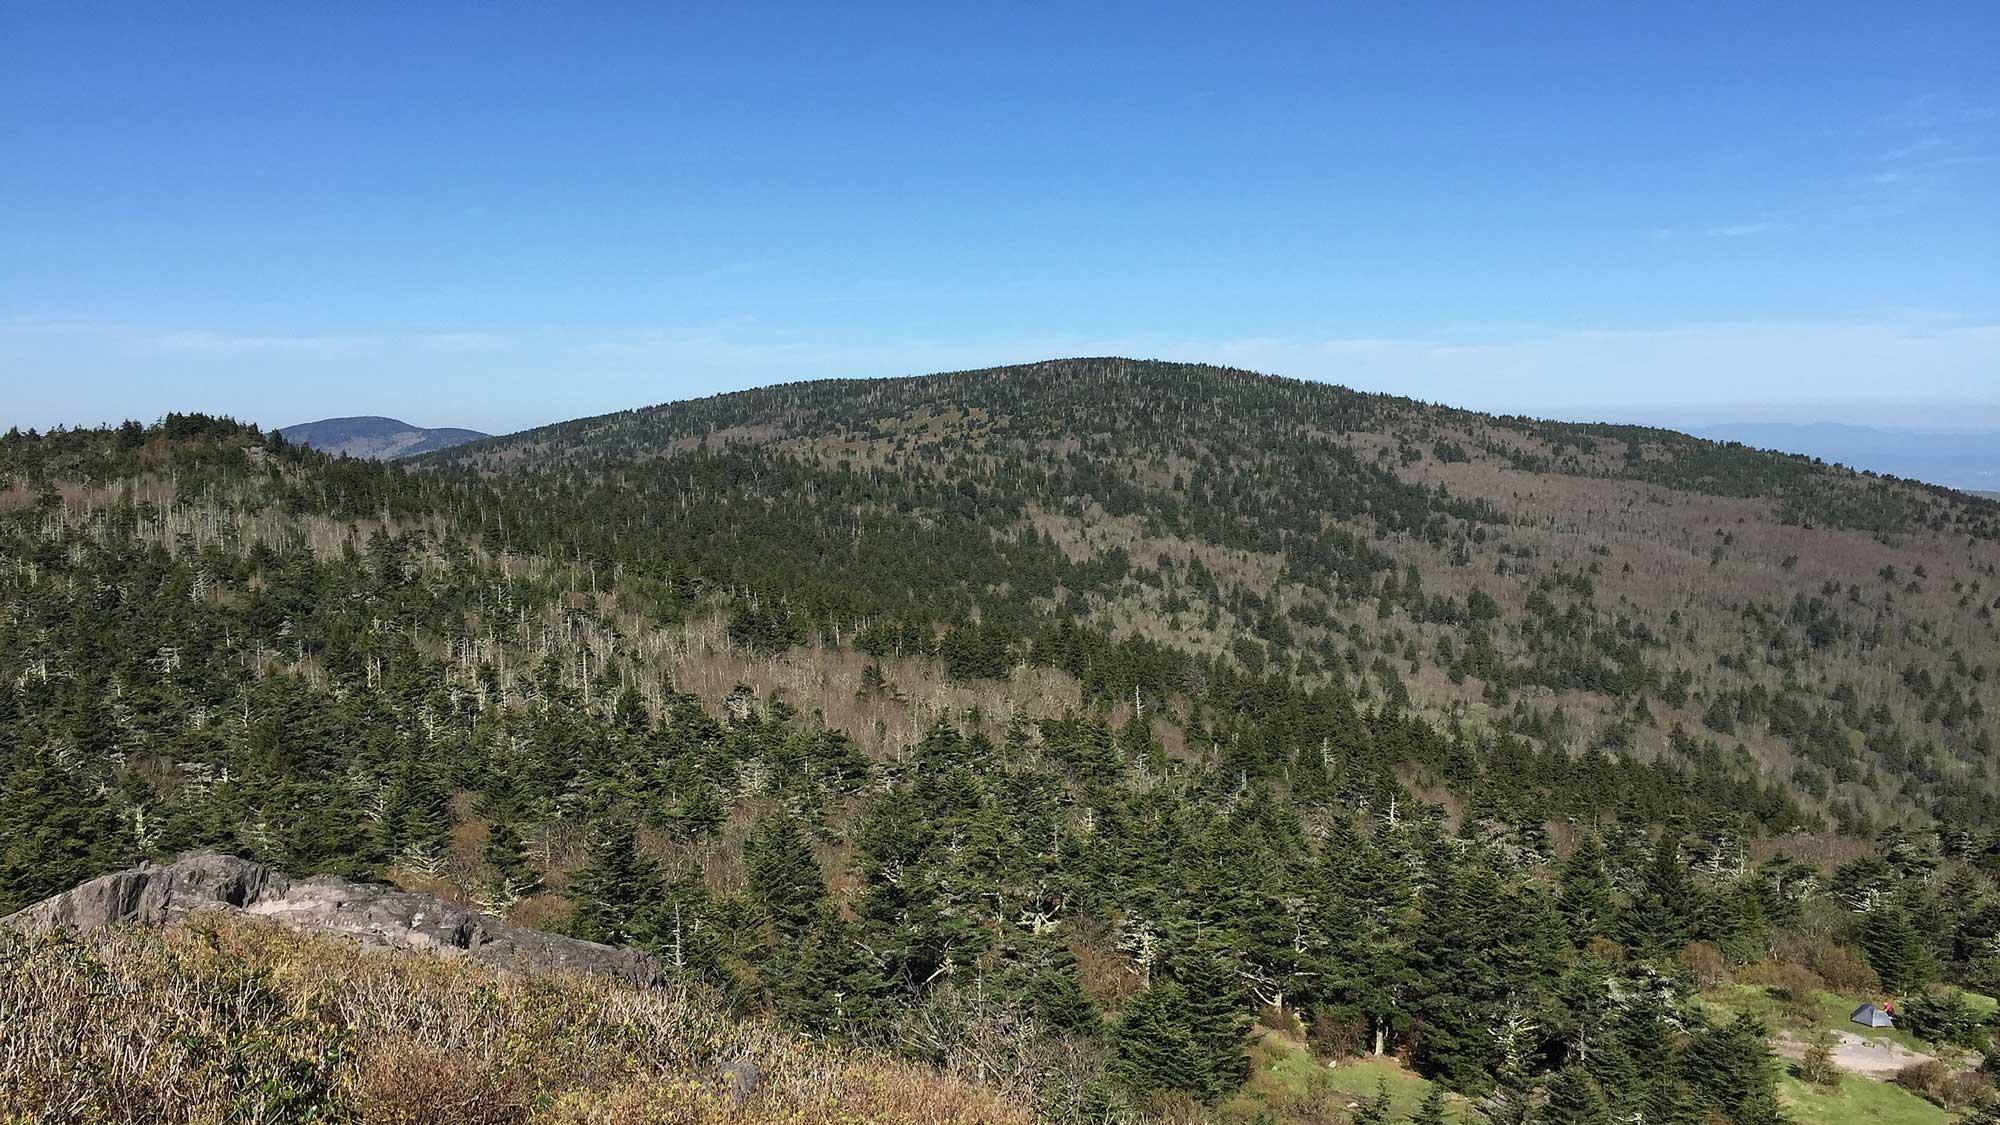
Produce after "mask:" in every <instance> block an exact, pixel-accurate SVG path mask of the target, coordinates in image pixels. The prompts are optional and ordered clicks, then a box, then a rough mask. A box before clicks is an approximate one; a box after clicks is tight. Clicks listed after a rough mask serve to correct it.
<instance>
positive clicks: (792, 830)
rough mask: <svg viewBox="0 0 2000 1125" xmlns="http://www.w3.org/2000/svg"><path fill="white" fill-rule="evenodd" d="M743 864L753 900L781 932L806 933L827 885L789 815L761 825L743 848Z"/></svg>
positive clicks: (776, 816) (766, 819)
mask: <svg viewBox="0 0 2000 1125" xmlns="http://www.w3.org/2000/svg"><path fill="white" fill-rule="evenodd" d="M743 864H744V867H745V869H746V871H747V872H748V874H749V879H750V895H751V897H752V898H754V899H755V900H756V901H757V902H758V904H759V905H761V906H762V907H763V908H764V911H765V913H766V914H767V915H769V916H770V918H771V920H772V921H773V922H774V923H776V925H777V927H778V929H779V931H780V932H790V931H796V930H800V929H803V928H804V927H805V926H806V925H807V924H808V923H810V922H811V921H812V920H813V918H814V917H815V916H816V915H817V914H818V913H819V911H820V908H821V905H822V903H823V902H824V900H825V898H826V884H825V883H824V882H823V881H822V880H821V879H820V873H819V861H817V860H815V859H814V858H813V853H812V848H810V847H808V846H807V844H806V841H805V837H804V836H803V835H802V834H801V832H800V830H799V825H798V822H797V821H796V820H794V819H793V818H792V817H791V816H790V815H789V814H786V813H773V814H770V815H767V816H765V817H764V818H763V819H762V820H760V821H758V823H757V828H756V831H755V833H753V834H752V836H751V838H750V840H749V841H748V842H747V843H746V844H744V846H743Z"/></svg>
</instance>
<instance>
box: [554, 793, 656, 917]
mask: <svg viewBox="0 0 2000 1125" xmlns="http://www.w3.org/2000/svg"><path fill="white" fill-rule="evenodd" d="M569 893H570V898H571V899H573V900H574V901H575V902H576V915H575V917H574V919H573V921H572V932H574V933H575V934H576V936H577V937H580V938H583V939H584V940H586V941H600V942H604V943H605V944H607V945H624V944H628V943H631V942H633V941H634V940H635V939H637V938H640V937H643V936H645V934H646V927H647V925H648V923H649V921H650V920H649V919H648V918H647V911H648V910H650V909H651V908H652V907H653V906H655V905H656V904H657V903H658V902H659V901H660V872H659V869H658V868H656V867H655V866H654V865H653V861H652V860H650V859H647V858H646V857H644V856H642V855H640V854H639V842H638V836H637V833H636V832H635V831H634V829H633V826H632V822H631V821H629V820H626V819H624V818H623V817H614V818H612V819H610V820H608V821H606V822H604V824H603V825H602V826H601V827H600V829H599V833H598V837H597V840H596V841H595V842H594V843H593V844H592V845H591V849H590V863H589V865H588V866H586V867H585V868H584V869H583V870H582V871H580V872H578V873H577V875H576V877H575V878H574V879H572V880H571V881H570V891H569Z"/></svg>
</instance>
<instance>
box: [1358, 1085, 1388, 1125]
mask: <svg viewBox="0 0 2000 1125" xmlns="http://www.w3.org/2000/svg"><path fill="white" fill-rule="evenodd" d="M1392 1108H1393V1106H1392V1103H1391V1102H1390V1101H1389V1080H1388V1079H1387V1078H1380V1077H1378V1078H1376V1079H1375V1096H1374V1097H1371V1098H1369V1099H1368V1100H1367V1101H1365V1102H1362V1103H1361V1104H1360V1105H1359V1106H1358V1107H1356V1108H1355V1110H1354V1125H1389V1114H1390V1112H1391V1110H1392Z"/></svg>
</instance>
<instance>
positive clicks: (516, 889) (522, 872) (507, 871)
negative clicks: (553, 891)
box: [479, 820, 542, 898]
mask: <svg viewBox="0 0 2000 1125" xmlns="http://www.w3.org/2000/svg"><path fill="white" fill-rule="evenodd" d="M479 858H480V859H481V860H483V861H484V862H485V863H486V865H487V866H489V867H491V868H492V869H493V878H494V882H495V884H496V886H497V887H498V888H499V889H500V890H501V891H503V892H504V893H506V894H508V895H512V896H513V897H516V898H525V897H526V896H528V895H532V894H536V893H538V892H540V890H541V889H542V877H541V873H540V872H539V871H537V870H536V869H535V865H534V862H533V861H532V860H531V859H529V857H528V849H527V845H526V844H525V843H524V842H523V841H522V840H521V834H520V833H519V832H516V831H515V830H514V826H513V825H512V824H509V823H508V822H506V821H504V820H503V821H500V822H499V823H497V824H494V825H493V826H492V827H491V828H489V829H488V830H487V832H486V842H485V843H484V844H483V845H481V846H480V849H479Z"/></svg>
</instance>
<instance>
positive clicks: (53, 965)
mask: <svg viewBox="0 0 2000 1125" xmlns="http://www.w3.org/2000/svg"><path fill="white" fill-rule="evenodd" d="M742 1064H750V1065H752V1066H754V1067H755V1069H756V1070H757V1072H758V1073H759V1074H760V1075H761V1081H760V1082H759V1083H758V1084H757V1085H756V1087H755V1089H754V1091H752V1092H750V1093H749V1094H748V1095H747V1096H746V1097H737V1096H734V1094H733V1091H732V1089H731V1085H730V1082H729V1079H728V1078H727V1077H726V1076H725V1074H724V1071H723V1068H724V1067H725V1066H726V1065H742ZM1027 1120H1029V1114H1028V1113H1027V1112H1026V1111H1024V1110H1022V1109H1020V1108H1018V1107H1016V1106H1015V1105H1013V1104H1011V1103H1010V1102H1008V1101H1006V1100H1005V1099H1003V1098H1002V1097H1001V1096H1000V1095H999V1094H997V1093H995V1092H993V1091H990V1090H985V1089H981V1088H979V1087H977V1086H974V1085H971V1084H968V1083H966V1082H963V1081H960V1080H958V1079H955V1078H952V1077H949V1076H947V1075H943V1074H940V1073H939V1072H936V1071H933V1070H929V1069H926V1068H923V1067H918V1066H914V1065H911V1064H907V1063H902V1062H899V1061H895V1060H890V1059H883V1058H875V1057H871V1056H866V1055H859V1054H851V1053H841V1052H836V1051H833V1050H830V1049H827V1048H825V1047H822V1046H819V1045H816V1044H812V1043H808V1042H804V1041H801V1040H798V1039H796V1038H793V1037H791V1036H789V1035H787V1034H786V1033H784V1032H782V1031H780V1030H778V1029H776V1028H775V1027H772V1026H770V1025H768V1024H764V1023H760V1022H754V1021H752V1022H738V1021H734V1020H731V1019H730V1018H729V1017H728V1016H727V1015H726V1014H724V1013H723V1012H722V1011H721V1010H720V1007H719V1005H717V1004H716V1003H714V1002H713V1001H712V1000H710V999H708V998H705V997H702V996H699V995H694V994H689V993H684V992H680V991H676V990H671V989H668V990H656V991H640V990H634V989H631V988H627V987H623V986H619V985H615V984H611V983H608V982H603V981H596V980H589V979H583V978H574V977H565V976H547V977H523V976H514V975H508V974H502V973H497V972H494V971H492V970H490V969H487V968H485V967H482V966H479V965H476V964H473V963H470V962H466V961H463V960H447V959H442V958H434V957H426V956H420V955H408V954H392V953H382V952H369V951H365V950H363V949H361V948H360V947H359V946H357V945H354V944H352V943H349V942H346V941H342V940H340V939H336V938H323V937H304V936H300V935H297V934H295V933H292V932H290V931H287V930H285V929H283V928H281V927H278V926H275V925H273V924H270V923H266V922H261V921H257V920H253V919H241V918H236V919H229V918H208V919H202V920H198V921H196V922H194V923H191V924H189V925H186V926H179V927H175V928H172V929H169V930H166V931H113V932H105V933H100V934H97V935H92V936H89V937H81V938H80V937H71V936H56V937H41V938H32V939H29V938H21V937H17V936H13V935H6V936H0V1122H7V1123H9V1125H25V1123H27V1122H35V1123H38V1125H40V1123H48V1125H66V1123H78V1125H81V1123H85V1122H89V1123H111V1122H133V1123H137V1122H147V1123H149V1125H150V1123H164V1125H181V1123H185V1125H196V1123H220V1122H231V1123H237V1122H241V1123H263V1122H271V1123H276V1122H293V1121H319V1122H330V1123H342V1125H376V1123H383V1125H415V1123H419V1122H422V1123H427V1125H428V1123H437V1125H508V1123H513V1122H542V1121H548V1122H563V1123H573V1125H584V1123H603V1125H622V1123H624V1122H632V1123H635V1125H636V1123H638V1122H649V1123H650V1122H689V1123H695V1122H753V1121H799V1122H828V1123H831V1122H862V1121H884V1122H986V1121H992V1122H1005V1121H1027Z"/></svg>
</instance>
